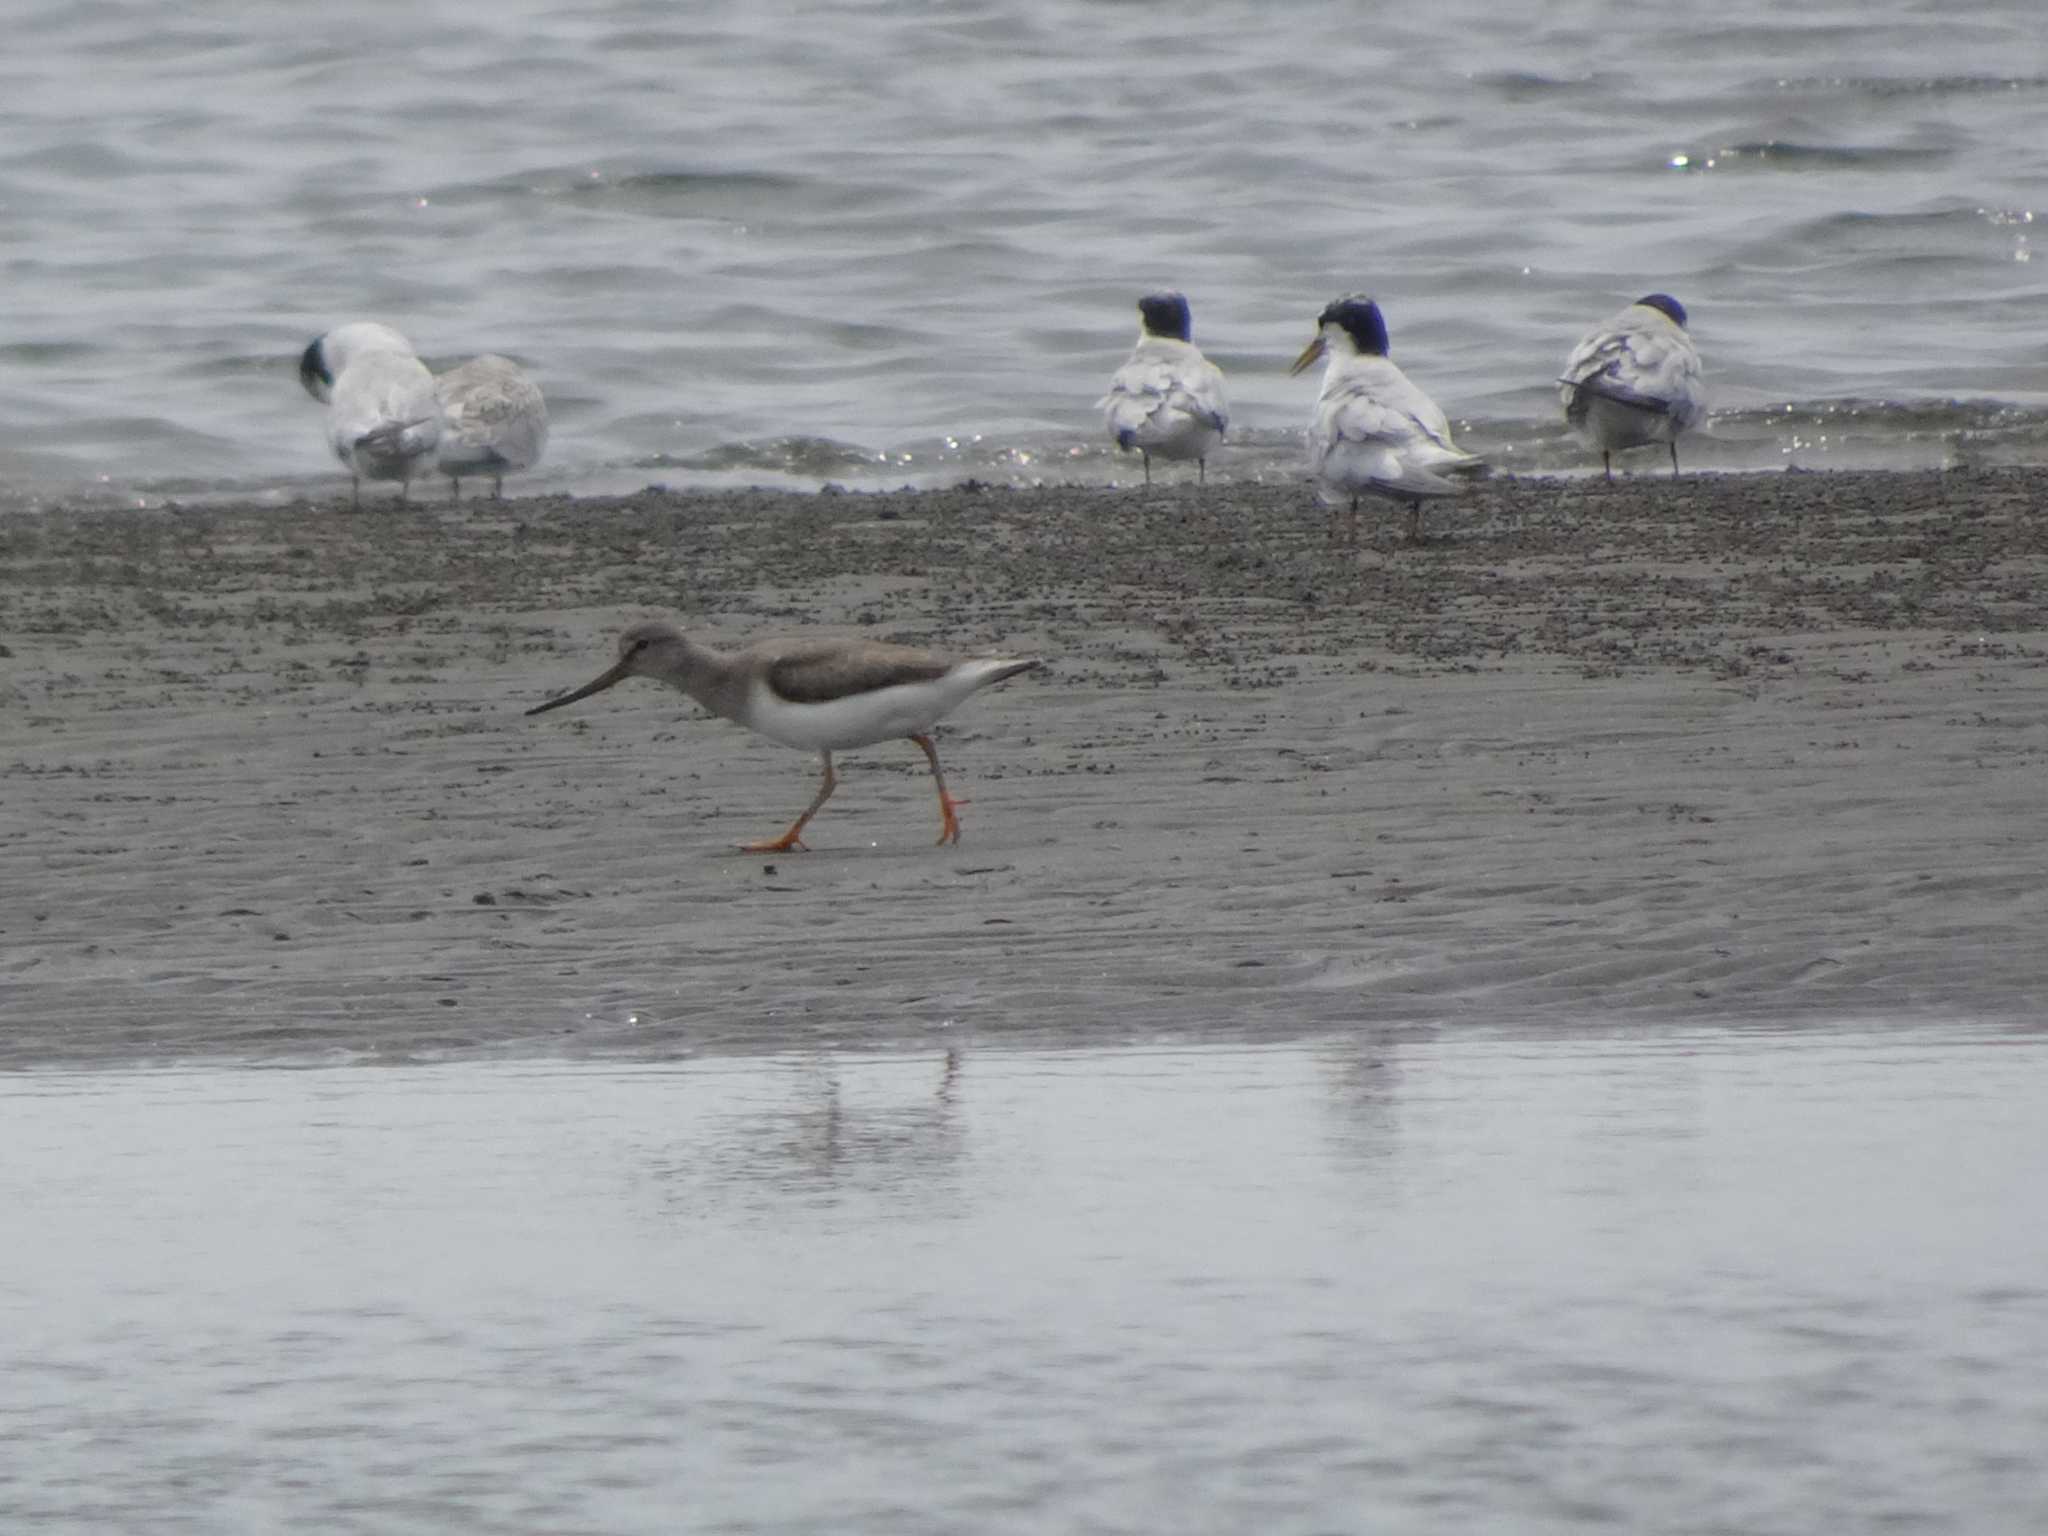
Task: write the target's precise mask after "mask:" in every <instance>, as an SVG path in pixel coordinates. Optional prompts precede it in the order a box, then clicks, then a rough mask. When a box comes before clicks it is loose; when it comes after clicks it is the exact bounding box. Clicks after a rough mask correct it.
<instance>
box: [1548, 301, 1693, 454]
mask: <svg viewBox="0 0 2048 1536" xmlns="http://www.w3.org/2000/svg"><path fill="white" fill-rule="evenodd" d="M1557 393H1558V396H1559V398H1560V399H1562V400H1563V401H1564V419H1565V421H1566V422H1567V423H1569V424H1570V425H1571V426H1572V427H1573V428H1575V429H1576V430H1577V431H1578V433H1579V435H1580V436H1581V437H1583V438H1584V439H1585V440H1586V442H1587V443H1588V444H1589V445H1590V446H1592V447H1594V448H1598V449H1599V450H1600V462H1601V464H1602V466H1603V467H1604V468H1605V469H1606V471H1607V478H1608V479H1610V480H1612V479H1613V478H1614V455H1615V454H1616V452H1618V451H1620V450H1622V449H1625V448H1646V447H1649V446H1651V445H1652V444H1655V443H1663V444H1664V445H1666V446H1667V447H1668V448H1670V450H1671V473H1672V474H1673V475H1674V476H1676V475H1677V473H1678V439H1679V435H1680V434H1681V433H1683V432H1687V431H1690V430H1691V429H1692V428H1693V427H1695V426H1697V425H1698V424H1699V423H1700V422H1701V421H1702V420H1703V419H1704V418H1705V417H1706V414H1707V392H1706V386H1705V384H1704V383H1703V382H1702V381H1701V378H1700V354H1699V350H1698V349H1697V348H1696V347H1694V346H1693V343H1692V337H1691V336H1690V335H1688V334H1687V333H1686V329H1685V306H1684V305H1683V304H1681V303H1679V302H1678V300H1676V299H1674V298H1672V297H1671V295H1670V294H1668V293H1652V294H1648V295H1646V296H1644V297H1643V298H1640V299H1637V300H1636V301H1635V303H1633V304H1631V305H1629V307H1628V308H1627V309H1624V310H1623V311H1622V312H1621V313H1620V314H1618V315H1616V316H1614V317H1613V318H1612V319H1609V320H1606V321H1603V322H1602V323H1601V324H1599V325H1596V326H1594V327H1593V329H1592V330H1590V331H1588V332H1587V333H1586V336H1585V339H1584V340H1582V341H1581V342H1580V343H1579V344H1578V345H1577V346H1576V347H1574V348H1572V355H1571V356H1570V357H1569V358H1568V359H1566V361H1565V365H1564V376H1563V377H1562V378H1560V379H1559V380H1558V381H1557Z"/></svg>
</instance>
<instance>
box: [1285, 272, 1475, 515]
mask: <svg viewBox="0 0 2048 1536" xmlns="http://www.w3.org/2000/svg"><path fill="white" fill-rule="evenodd" d="M1323 357H1328V359H1329V364H1328V366H1327V367H1326V368H1325V369H1324V371H1323V388H1322V393H1321V394H1320V395H1318V396H1317V397H1316V408H1315V412H1314V414H1313V415H1312V416H1310V418H1309V427H1308V458H1309V472H1310V473H1311V474H1312V475H1313V476H1314V477H1315V481H1316V491H1317V494H1318V495H1319V496H1320V497H1321V498H1322V500H1323V501H1324V502H1325V503H1326V504H1327V505H1329V506H1331V507H1341V506H1343V505H1344V504H1345V503H1346V502H1347V501H1348V502H1349V503H1350V508H1351V512H1352V515H1353V518H1354V532H1355V519H1356V515H1357V512H1358V498H1359V497H1360V496H1362V495H1370V496H1384V497H1386V498H1388V499H1389V500H1392V501H1403V502H1406V503H1408V507H1409V513H1408V537H1409V538H1411V539H1419V538H1421V537H1422V503H1423V502H1424V500H1426V499H1429V498H1433V497H1439V496H1456V495H1460V494H1462V493H1463V491H1464V489H1465V484H1464V482H1465V480H1466V479H1467V478H1469V477H1474V476H1478V475H1483V474H1484V473H1485V472H1486V463H1485V461H1484V460H1483V459H1480V458H1479V457H1478V456H1477V455H1475V454H1470V453H1467V452H1465V450H1464V449H1462V448H1460V447H1459V446H1458V445H1457V444H1456V443H1454V442H1452V441H1451V424H1450V422H1449V420H1448V419H1446V417H1445V416H1444V413H1443V411H1442V409H1441V408H1440V407H1439V406H1438V405H1437V403H1436V402H1435V401H1434V400H1432V399H1430V398H1429V396H1428V395H1426V394H1424V393H1423V392H1422V391H1421V390H1420V389H1418V388H1417V387H1416V386H1415V385H1414V384H1412V383H1410V382H1409V379H1408V376H1407V375H1406V374H1404V373H1403V372H1402V371H1401V370H1400V369H1399V368H1397V367H1395V366H1394V361H1393V359H1392V358H1390V357H1388V356H1387V322H1386V320H1385V319H1384V318H1383V317H1382V316H1381V314H1380V307H1379V305H1377V304H1375V303H1374V302H1373V301H1372V300H1371V299H1369V298H1367V297H1366V296H1365V295H1364V294H1362V293H1354V294H1350V295H1348V296H1347V297H1345V298H1341V299H1337V300H1335V301H1334V302H1332V303H1331V304H1329V305H1327V306H1326V307H1325V308H1324V310H1323V312H1322V313H1321V314H1320V315H1318V316H1317V317H1316V334H1315V339H1314V340H1312V341H1311V342H1310V343H1309V344H1308V345H1307V346H1306V347H1304V348H1303V349H1302V353H1301V356H1299V357H1297V358H1296V359H1295V360H1294V367H1293V369H1292V370H1291V371H1292V372H1294V373H1300V372H1301V371H1302V370H1303V369H1305V368H1308V367H1310V366H1311V365H1312V364H1314V363H1315V362H1316V361H1317V360H1318V359H1320V358H1323Z"/></svg>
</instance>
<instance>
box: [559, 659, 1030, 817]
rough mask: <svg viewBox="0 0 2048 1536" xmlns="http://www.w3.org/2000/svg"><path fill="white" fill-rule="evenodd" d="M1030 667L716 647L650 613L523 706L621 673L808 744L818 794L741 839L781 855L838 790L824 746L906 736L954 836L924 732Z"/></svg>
mask: <svg viewBox="0 0 2048 1536" xmlns="http://www.w3.org/2000/svg"><path fill="white" fill-rule="evenodd" d="M1038 665H1039V662H1038V660H1037V659H1036V658H1035V657H1034V658H1028V659H1017V660H1008V659H987V660H960V659H957V658H954V657H951V656H941V655H937V654H935V653H933V652H931V651H921V650H915V649H913V648H911V647H910V646H907V645H890V644H887V643H884V642H882V641H878V640H861V639H841V638H812V637H790V638H785V639H770V640H757V641H755V642H754V643H753V644H752V645H749V646H747V647H745V648H744V649H742V650H738V651H718V650H713V649H712V648H711V647H710V646H708V645H700V644H698V643H697V642H696V641H694V640H692V639H690V638H689V636H687V635H685V634H684V633H683V632H682V631H681V630H679V629H677V628H676V627H675V626H674V625H673V624H663V623H660V622H659V621H649V622H647V623H642V624H635V625H634V626H633V627H632V628H630V629H628V630H627V631H626V632H625V633H624V634H623V635H621V636H619V659H618V660H617V661H616V662H614V663H613V664H612V665H611V667H609V668H608V669H607V670H606V671H605V672H604V673H603V674H602V675H601V676H599V677H596V678H593V679H592V680H591V681H590V682H588V683H585V684H584V685H583V686H582V687H581V688H578V689H576V690H574V691H573V692H570V693H565V694H563V695H562V696H561V697H560V698H554V699H549V700H548V701H547V702H546V703H545V704H536V705H535V706H534V707H533V708H532V709H529V710H528V711H527V713H528V714H529V715H539V714H545V713H546V712H547V711H548V710H551V709H560V708H561V707H562V706H563V705H564V704H574V703H575V702H576V701H577V700H578V699H587V698H589V697H590V696H591V695H592V694H594V693H602V692H604V690H605V689H607V688H610V687H612V686H613V685H614V684H617V683H622V682H624V681H625V680H626V679H627V678H629V677H650V678H653V679H654V680H655V681H656V682H662V683H667V684H668V685H669V686H670V687H672V688H680V689H681V690H682V691H683V692H684V693H687V694H688V695H689V696H690V697H691V698H693V699H695V700H696V701H697V702H698V703H699V704H701V705H703V706H704V707H705V708H706V709H708V710H710V711H711V713H713V714H714V715H719V716H722V717H723V718H725V719H727V720H731V721H733V722H734V723H736V724H739V725H743V726H745V727H746V728H747V729H748V730H750V731H759V732H760V733H761V734H762V735H763V736H766V737H767V738H768V739H769V740H771V741H779V742H781V743H782V744H783V745H784V746H788V747H805V748H808V749H810V750H811V751H814V752H816V753H817V754H818V755H819V757H820V758H821V759H822V760H823V762H824V767H825V781H824V783H823V784H821V785H820V786H819V788H818V794H817V798H816V799H814V800H812V801H811V803H810V804H809V805H808V806H807V807H805V809H804V813H803V814H802V815H801V816H799V817H797V819H796V820H795V821H794V822H793V823H792V824H791V825H790V828H789V830H788V831H786V832H784V833H783V834H782V835H781V836H780V837H774V838H765V839H763V840H761V841H760V842H754V843H742V844H741V845H740V847H741V848H742V849H744V850H745V851H746V852H748V853H787V852H789V851H790V850H791V849H793V848H802V847H803V846H804V844H803V841H802V834H803V830H804V827H805V826H806V825H807V824H808V823H809V821H810V819H811V818H812V817H813V816H815V815H817V814H818V810H819V808H820V807H821V806H823V805H824V803H825V802H826V801H827V800H829V799H831V798H832V791H833V790H834V789H835V788H837V787H838V783H839V780H838V777H837V775H835V774H834V773H833V771H832V754H833V753H834V752H838V751H844V750H847V749H850V748H853V747H867V746H873V745H874V744H875V743H876V742H880V741H894V740H899V739H900V740H904V741H912V742H915V743H916V744H917V745H918V746H919V747H921V748H922V749H923V750H924V755H925V758H926V760H927V761H929V762H930V763H931V765H932V784H933V787H934V788H936V789H937V791H938V795H939V842H940V843H942V844H944V843H957V842H958V841H960V821H959V818H958V817H957V816H956V815H955V814H954V812H955V811H956V810H957V809H958V808H959V807H960V806H961V805H963V804H965V803H966V802H964V801H961V800H955V799H954V798H953V797H952V796H951V795H949V794H947V793H946V780H945V777H944V775H942V774H941V773H940V772H939V753H938V749H937V748H936V747H934V746H933V745H932V738H931V734H930V733H931V729H932V727H933V726H934V725H936V724H938V722H939V721H940V720H941V719H943V718H944V717H945V716H947V715H949V714H951V713H952V712H953V711H954V710H955V709H957V708H959V707H960V705H962V704H964V703H965V702H966V701H967V699H968V698H969V697H970V696H971V695H972V694H974V693H976V692H978V691H979V690H981V689H983V688H986V687H988V686H989V685H990V684H991V683H999V682H1001V681H1002V680H1003V679H1004V678H1006V677H1014V676H1016V675H1017V674H1018V673H1019V672H1026V671H1029V670H1030V669H1031V668H1033V667H1035V666H1038Z"/></svg>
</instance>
